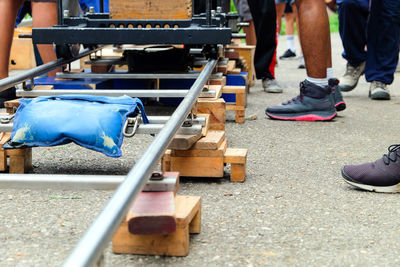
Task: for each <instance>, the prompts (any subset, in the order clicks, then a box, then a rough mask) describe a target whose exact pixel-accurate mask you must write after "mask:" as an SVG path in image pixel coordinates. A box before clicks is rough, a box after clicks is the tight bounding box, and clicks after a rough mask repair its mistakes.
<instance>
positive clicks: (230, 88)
mask: <svg viewBox="0 0 400 267" xmlns="http://www.w3.org/2000/svg"><path fill="white" fill-rule="evenodd" d="M245 92H246V86H243V85H225V86H224V87H223V88H222V93H224V94H237V93H245Z"/></svg>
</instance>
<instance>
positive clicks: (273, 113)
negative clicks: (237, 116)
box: [265, 80, 336, 121]
mask: <svg viewBox="0 0 400 267" xmlns="http://www.w3.org/2000/svg"><path fill="white" fill-rule="evenodd" d="M265 114H266V115H267V116H269V117H270V118H272V119H277V120H295V121H329V120H332V119H333V118H334V117H335V116H336V109H335V107H334V102H333V95H332V90H331V88H330V87H329V86H327V87H320V86H318V85H315V84H313V83H311V82H309V81H307V80H306V81H304V82H301V83H300V95H298V96H297V97H295V98H293V99H291V100H289V101H287V102H285V103H283V104H282V105H279V106H272V107H268V108H267V110H266V111H265Z"/></svg>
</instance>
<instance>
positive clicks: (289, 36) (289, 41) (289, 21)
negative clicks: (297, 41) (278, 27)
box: [279, 3, 296, 60]
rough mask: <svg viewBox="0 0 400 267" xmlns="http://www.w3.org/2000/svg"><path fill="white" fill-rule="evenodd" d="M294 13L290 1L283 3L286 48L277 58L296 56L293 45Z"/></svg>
mask: <svg viewBox="0 0 400 267" xmlns="http://www.w3.org/2000/svg"><path fill="white" fill-rule="evenodd" d="M293 23H294V14H293V9H292V7H291V5H290V3H285V31H286V32H285V35H286V45H287V48H288V49H287V50H286V51H285V52H284V53H283V54H282V55H281V56H280V57H279V59H282V60H284V59H293V58H295V57H296V49H295V46H294V27H293Z"/></svg>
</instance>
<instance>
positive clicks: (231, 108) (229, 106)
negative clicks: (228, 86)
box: [226, 103, 245, 110]
mask: <svg viewBox="0 0 400 267" xmlns="http://www.w3.org/2000/svg"><path fill="white" fill-rule="evenodd" d="M226 110H245V107H244V106H236V105H235V104H229V103H227V104H226Z"/></svg>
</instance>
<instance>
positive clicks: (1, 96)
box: [0, 86, 17, 108]
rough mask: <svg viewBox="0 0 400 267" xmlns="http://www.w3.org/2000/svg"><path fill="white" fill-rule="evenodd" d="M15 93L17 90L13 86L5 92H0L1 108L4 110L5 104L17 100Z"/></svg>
mask: <svg viewBox="0 0 400 267" xmlns="http://www.w3.org/2000/svg"><path fill="white" fill-rule="evenodd" d="M15 91H16V88H15V87H14V86H13V87H11V88H8V89H7V90H5V91H3V92H0V108H4V102H6V101H8V100H13V99H16V98H17V96H16V94H15Z"/></svg>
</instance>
